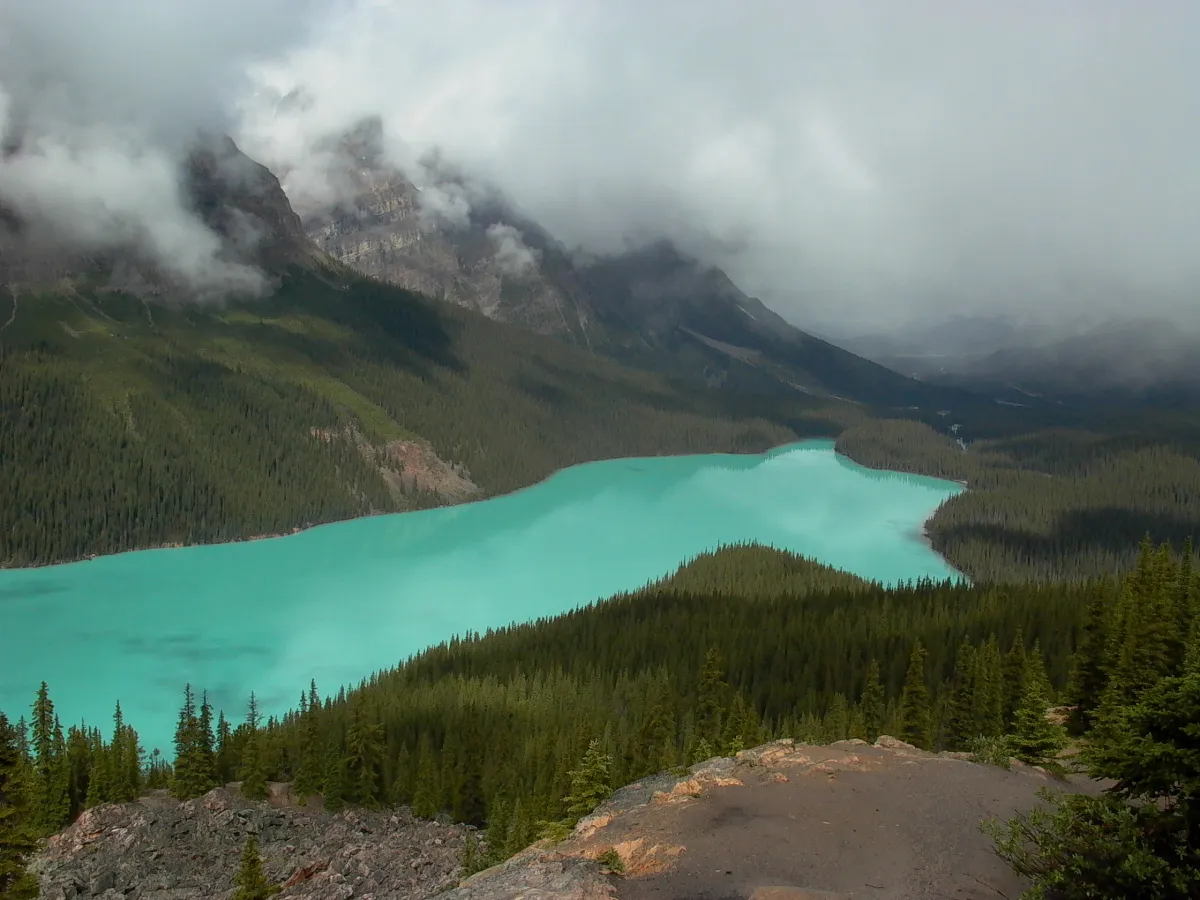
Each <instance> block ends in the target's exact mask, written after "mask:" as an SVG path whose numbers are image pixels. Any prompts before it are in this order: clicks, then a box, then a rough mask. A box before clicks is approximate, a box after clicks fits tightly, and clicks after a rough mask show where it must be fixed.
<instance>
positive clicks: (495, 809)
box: [485, 795, 510, 866]
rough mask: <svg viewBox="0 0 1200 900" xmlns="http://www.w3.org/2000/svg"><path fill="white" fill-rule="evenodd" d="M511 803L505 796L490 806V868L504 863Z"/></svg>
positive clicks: (488, 831) (487, 861)
mask: <svg viewBox="0 0 1200 900" xmlns="http://www.w3.org/2000/svg"><path fill="white" fill-rule="evenodd" d="M509 811H510V805H509V801H508V800H507V799H506V798H505V797H504V796H503V795H497V796H496V797H494V798H492V802H491V803H490V804H488V821H487V855H486V857H485V862H486V863H487V865H489V866H494V865H496V864H497V863H501V862H504V860H505V858H506V857H505V856H504V851H505V848H506V846H507V844H508V825H509Z"/></svg>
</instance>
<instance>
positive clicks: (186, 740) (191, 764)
mask: <svg viewBox="0 0 1200 900" xmlns="http://www.w3.org/2000/svg"><path fill="white" fill-rule="evenodd" d="M199 724H200V720H199V719H198V718H197V716H196V700H195V697H194V695H193V694H192V686H191V685H190V684H188V685H185V686H184V688H183V706H182V707H180V709H179V720H178V722H177V724H176V726H175V763H174V765H173V766H172V770H173V772H172V777H171V796H172V797H175V798H176V799H178V800H190V799H192V798H193V797H199V796H201V795H203V794H204V793H205V792H206V791H207V790H208V788H207V787H206V786H205V781H204V773H203V769H202V763H201V761H200V759H199V749H200V742H199V738H198V734H197V731H198V729H199Z"/></svg>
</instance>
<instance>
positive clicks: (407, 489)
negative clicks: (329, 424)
mask: <svg viewBox="0 0 1200 900" xmlns="http://www.w3.org/2000/svg"><path fill="white" fill-rule="evenodd" d="M311 434H312V436H313V437H314V438H316V439H317V440H320V441H325V442H326V443H329V442H331V441H336V440H344V441H347V442H348V443H352V444H354V445H355V447H357V448H358V451H359V453H360V454H361V455H362V458H363V459H364V460H365V461H366V462H367V463H368V465H372V466H374V467H375V468H376V469H377V470H378V472H379V474H380V475H381V476H382V477H383V480H384V481H385V482H386V483H387V485H388V488H389V489H390V491H391V493H392V496H393V497H394V498H395V499H396V500H397V501H399V502H400V503H404V501H405V499H406V498H407V497H411V496H412V495H413V494H414V493H420V494H425V495H435V496H436V497H437V499H438V501H439V502H441V503H461V502H463V501H465V500H470V499H472V498H477V497H478V496H479V494H480V489H479V486H478V485H477V484H475V482H473V481H472V480H471V473H470V472H469V471H468V470H467V467H466V466H464V465H462V464H461V463H450V462H446V460H444V459H442V458H441V457H440V456H438V455H437V451H435V450H434V449H433V447H432V446H430V444H429V442H428V441H425V440H421V439H419V438H412V439H409V440H395V441H387V442H385V443H382V444H373V443H371V442H370V441H369V440H367V438H366V436H365V435H364V434H363V433H362V432H361V431H360V430H359V429H358V428H356V427H355V426H353V425H347V426H346V427H345V428H343V429H342V430H341V431H334V430H331V429H328V428H313V429H311Z"/></svg>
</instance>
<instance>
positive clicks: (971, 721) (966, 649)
mask: <svg viewBox="0 0 1200 900" xmlns="http://www.w3.org/2000/svg"><path fill="white" fill-rule="evenodd" d="M974 710H975V648H974V647H973V646H972V645H971V643H970V642H969V641H966V640H964V641H963V642H962V644H961V645H960V646H959V648H958V654H957V655H956V656H955V658H954V675H953V678H952V680H951V684H950V697H949V699H948V700H947V709H946V725H945V735H944V738H943V740H944V742H945V746H946V748H947V749H949V750H966V749H967V748H968V747H969V746H970V745H971V742H972V741H973V740H975V738H976V737H978V734H977V733H976V732H975V714H974Z"/></svg>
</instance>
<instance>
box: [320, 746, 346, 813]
mask: <svg viewBox="0 0 1200 900" xmlns="http://www.w3.org/2000/svg"><path fill="white" fill-rule="evenodd" d="M345 796H346V766H345V762H344V761H343V759H342V753H341V750H340V749H339V748H338V746H337V744H335V743H334V742H332V741H330V742H329V745H328V747H327V748H326V750H325V771H324V775H323V778H322V781H321V800H322V805H323V806H324V807H325V809H326V810H327V811H329V812H337V811H338V810H339V809H341V808H342V806H343V805H344V804H345Z"/></svg>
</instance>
